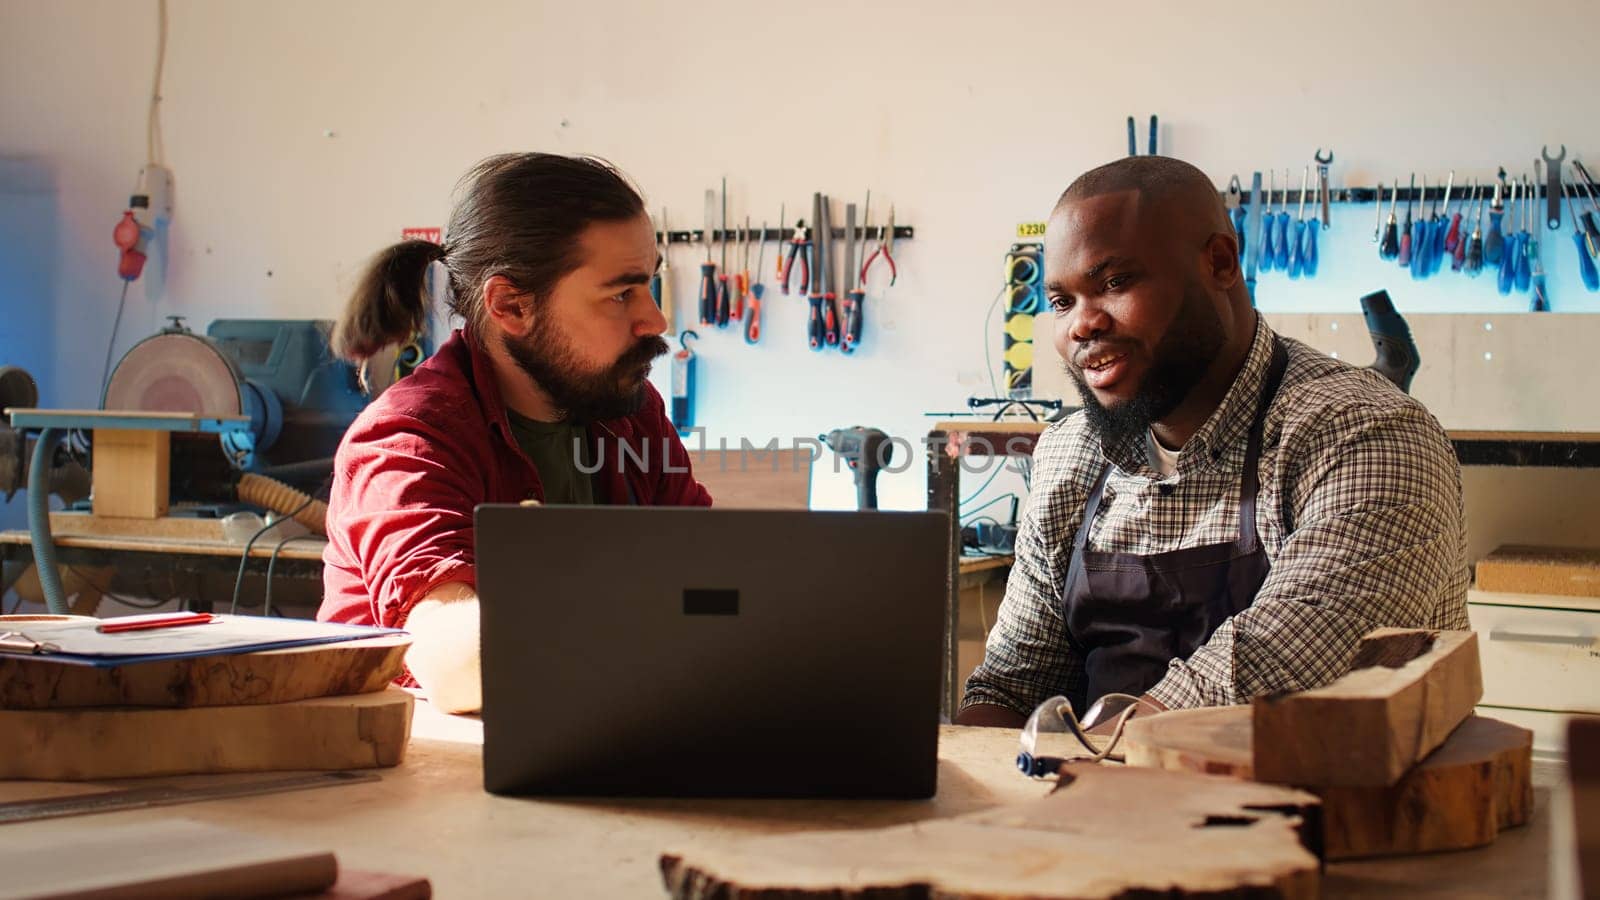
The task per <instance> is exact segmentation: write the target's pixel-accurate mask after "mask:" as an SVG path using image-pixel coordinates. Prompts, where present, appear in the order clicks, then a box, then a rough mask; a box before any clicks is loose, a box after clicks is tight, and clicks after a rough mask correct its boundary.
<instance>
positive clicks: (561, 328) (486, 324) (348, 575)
mask: <svg viewBox="0 0 1600 900" xmlns="http://www.w3.org/2000/svg"><path fill="white" fill-rule="evenodd" d="M435 262H438V263H441V264H442V266H443V269H444V271H445V272H446V273H447V274H448V284H449V293H450V308H451V311H452V312H453V313H454V314H455V315H456V316H458V317H459V318H460V319H461V320H462V322H463V325H462V327H461V328H459V329H458V330H456V331H455V332H453V333H452V334H451V336H450V337H449V339H448V340H446V341H445V342H444V343H443V344H442V345H441V346H440V347H439V349H438V352H436V353H435V354H434V355H433V356H432V357H431V358H429V359H428V360H427V361H426V362H424V363H423V364H422V365H421V366H419V367H418V368H417V369H416V370H415V371H414V372H412V373H411V374H410V375H407V376H406V377H405V378H402V379H400V380H399V381H397V382H395V383H394V384H393V385H392V386H390V387H388V388H387V389H386V390H384V392H383V393H382V394H381V395H379V396H378V398H377V399H376V400H374V401H373V402H372V403H371V405H369V406H368V407H367V409H366V410H365V411H364V412H363V413H362V414H361V416H360V418H358V419H357V420H356V422H355V423H354V424H353V425H352V426H351V427H350V430H349V431H348V432H347V433H346V435H345V438H344V441H343V443H342V444H341V445H340V447H339V452H338V455H337V457H336V460H335V467H334V484H333V493H332V496H331V499H330V500H329V503H328V549H327V551H326V552H325V553H324V555H323V560H324V563H325V569H324V576H323V581H324V589H325V591H324V597H323V602H322V608H321V610H320V611H319V613H318V618H320V619H322V620H324V621H332V622H351V623H358V624H367V625H386V626H390V627H404V628H406V629H407V630H408V631H410V632H411V634H412V636H413V641H414V642H413V644H412V647H411V649H410V651H409V653H408V654H407V656H406V664H407V668H408V670H409V672H410V675H411V677H413V678H414V679H415V680H416V681H417V683H419V684H420V685H421V686H422V688H423V689H424V690H425V691H427V693H428V694H429V697H430V699H431V700H432V701H433V702H434V703H435V705H437V706H438V707H440V708H442V709H444V710H446V711H450V712H467V711H471V710H475V709H477V708H478V707H479V706H480V705H481V698H482V688H481V685H480V682H479V659H478V599H477V593H476V582H475V574H474V573H475V568H474V560H473V530H472V529H473V526H472V514H473V509H474V508H475V507H476V506H477V505H478V504H480V503H516V502H521V501H525V500H535V501H538V502H540V503H604V504H618V505H621V504H637V505H655V506H709V505H711V497H710V495H709V494H708V493H707V492H706V490H705V488H704V487H703V486H702V485H701V484H700V483H699V482H698V481H696V480H695V479H694V475H693V473H692V472H691V471H690V464H689V455H688V452H687V451H686V450H685V449H684V447H683V444H682V442H681V441H679V439H678V435H677V432H676V431H675V430H674V428H673V426H672V424H671V422H670V421H668V419H667V415H666V412H665V408H664V406H663V404H662V400H661V396H660V394H658V393H657V392H656V390H655V389H654V388H653V387H652V386H651V385H650V382H649V381H648V380H647V377H646V376H648V374H649V372H650V363H651V360H653V359H655V358H656V357H658V356H661V355H663V354H665V353H666V352H667V351H668V349H669V348H668V346H667V343H666V341H665V340H663V339H662V337H661V335H662V333H663V332H664V331H665V330H666V328H667V323H666V320H665V318H663V316H662V314H661V311H660V310H659V309H658V308H657V307H656V305H655V301H654V300H653V299H652V298H651V296H650V291H649V282H650V278H651V275H652V274H653V273H654V272H655V270H656V267H657V266H658V265H659V264H660V260H659V258H658V254H657V245H656V240H655V234H654V231H653V229H652V226H651V223H650V218H649V216H648V215H647V214H646V213H645V208H644V201H643V199H642V198H641V197H640V196H639V193H638V191H636V190H635V189H634V188H633V187H632V186H631V185H630V184H629V183H628V181H627V180H626V179H625V178H624V177H623V176H622V175H621V174H620V173H619V172H617V170H615V169H614V168H612V167H611V166H609V165H608V164H606V163H604V162H602V161H599V160H596V159H591V158H581V157H580V158H573V157H565V156H557V155H552V154H543V153H518V154H506V155H502V156H496V157H492V158H490V159H487V160H485V161H483V162H482V163H479V164H478V166H477V167H475V168H474V169H473V170H472V171H471V172H469V173H468V175H467V177H466V178H465V179H464V180H463V190H462V194H461V199H460V201H459V202H458V203H457V205H456V207H455V210H454V211H453V212H452V214H451V216H450V224H449V227H448V230H447V231H446V232H445V240H444V244H443V245H440V244H435V243H432V242H429V241H405V242H402V243H399V244H396V245H394V246H392V247H389V248H388V249H386V250H384V251H382V252H380V253H379V254H378V255H377V256H376V257H374V258H373V260H372V261H371V263H370V264H369V265H368V267H367V269H366V270H365V272H364V273H363V275H362V277H361V281H360V283H359V284H358V286H357V287H356V290H355V292H354V294H353V295H352V296H351V298H350V302H349V305H348V307H347V309H346V310H345V313H344V315H343V317H342V318H341V319H340V321H339V323H338V327H337V328H336V329H335V334H334V347H335V350H336V351H337V352H338V353H339V354H340V355H341V356H344V357H345V358H347V359H350V360H352V361H357V362H360V361H364V360H366V359H367V358H369V357H371V356H373V355H374V354H376V353H378V352H379V351H380V350H382V349H384V348H385V347H388V346H391V345H393V344H395V343H400V342H404V341H405V340H406V339H407V338H408V336H409V335H411V334H413V333H415V332H416V331H418V330H420V329H421V328H422V327H423V326H424V324H425V323H426V321H427V319H428V315H429V298H428V295H427V291H426V288H425V284H426V276H427V271H428V268H429V267H430V266H431V265H432V264H433V263H435ZM529 585H530V587H529V590H530V591H537V590H538V573H537V572H530V573H529Z"/></svg>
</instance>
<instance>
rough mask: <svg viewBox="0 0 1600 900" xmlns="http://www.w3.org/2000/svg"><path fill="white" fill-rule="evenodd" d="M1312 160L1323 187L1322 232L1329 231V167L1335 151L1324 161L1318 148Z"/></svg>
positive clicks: (1330, 151)
mask: <svg viewBox="0 0 1600 900" xmlns="http://www.w3.org/2000/svg"><path fill="white" fill-rule="evenodd" d="M1311 158H1312V159H1314V160H1316V163H1317V181H1318V183H1319V184H1320V185H1321V188H1320V190H1321V192H1322V230H1323V231H1327V230H1328V228H1329V226H1330V224H1331V223H1330V221H1329V219H1328V167H1329V166H1331V165H1333V151H1332V150H1329V151H1328V158H1327V159H1323V158H1322V148H1321V147H1318V148H1317V152H1316V153H1314V154H1312V156H1311ZM1380 205H1382V204H1380Z"/></svg>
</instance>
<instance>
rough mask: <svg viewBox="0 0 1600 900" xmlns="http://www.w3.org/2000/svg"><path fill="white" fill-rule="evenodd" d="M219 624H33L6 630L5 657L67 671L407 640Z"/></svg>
mask: <svg viewBox="0 0 1600 900" xmlns="http://www.w3.org/2000/svg"><path fill="white" fill-rule="evenodd" d="M215 619H216V621H214V622H213V623H211V624H207V625H204V626H201V627H197V628H160V629H153V630H142V631H122V632H114V633H101V632H100V631H98V630H97V628H98V626H99V625H100V624H101V623H100V620H92V621H68V622H29V623H27V624H26V628H25V629H17V630H13V631H4V630H0V653H4V654H7V655H21V656H31V657H33V658H35V659H37V660H40V661H49V662H58V663H62V664H65V665H80V666H96V667H100V668H109V667H112V666H127V665H136V664H138V663H146V662H159V661H162V660H169V659H191V658H194V657H201V656H223V655H231V654H236V653H256V652H259V651H262V650H283V649H286V648H289V647H306V646H310V645H313V644H333V643H339V642H341V641H356V640H361V639H362V638H370V637H380V636H383V635H389V634H405V632H404V631H403V630H401V629H398V628H381V627H374V626H368V625H346V624H341V623H336V622H315V621H310V620H306V619H279V618H275V617H264V616H232V615H218V616H216V617H215ZM0 628H3V626H0Z"/></svg>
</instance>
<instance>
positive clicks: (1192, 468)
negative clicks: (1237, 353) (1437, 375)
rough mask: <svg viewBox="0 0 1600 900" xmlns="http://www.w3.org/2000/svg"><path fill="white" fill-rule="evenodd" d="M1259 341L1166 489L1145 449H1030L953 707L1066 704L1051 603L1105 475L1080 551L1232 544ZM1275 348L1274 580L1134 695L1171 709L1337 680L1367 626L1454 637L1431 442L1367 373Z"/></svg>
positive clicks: (1268, 449) (1434, 425)
mask: <svg viewBox="0 0 1600 900" xmlns="http://www.w3.org/2000/svg"><path fill="white" fill-rule="evenodd" d="M1273 337H1274V335H1273V332H1272V330H1271V329H1270V328H1268V327H1267V324H1266V321H1265V320H1264V319H1260V318H1258V319H1257V326H1256V334H1255V339H1254V341H1253V343H1252V345H1251V348H1250V353H1249V356H1248V358H1247V359H1246V361H1245V364H1244V368H1243V369H1241V370H1240V373H1239V375H1238V377H1237V378H1236V379H1235V380H1234V383H1233V386H1232V387H1231V388H1229V390H1228V393H1227V395H1226V396H1225V397H1224V398H1223V400H1222V403H1221V405H1220V406H1218V408H1217V410H1216V412H1215V413H1213V414H1212V416H1211V417H1210V418H1209V419H1208V420H1207V421H1206V423H1205V424H1204V425H1203V426H1201V428H1200V430H1199V431H1197V432H1196V433H1195V435H1194V437H1192V438H1191V439H1190V440H1189V442H1188V443H1187V444H1185V445H1184V447H1183V450H1182V452H1181V453H1180V454H1179V456H1178V465H1177V472H1176V474H1174V475H1173V476H1171V477H1168V478H1163V477H1162V476H1161V475H1160V473H1158V472H1156V471H1155V470H1153V469H1152V468H1151V467H1150V464H1149V462H1148V459H1147V448H1146V445H1145V440H1144V436H1143V435H1139V436H1137V437H1133V438H1130V439H1128V440H1127V441H1125V442H1122V443H1121V444H1120V445H1118V446H1108V447H1104V448H1102V446H1101V441H1100V439H1099V437H1098V435H1097V434H1096V432H1095V431H1094V430H1093V429H1092V428H1090V427H1089V424H1088V422H1087V420H1086V418H1085V416H1084V413H1082V412H1078V413H1076V414H1074V415H1072V416H1071V417H1070V418H1068V419H1066V420H1065V421H1063V422H1060V423H1058V424H1056V425H1053V426H1051V427H1050V428H1049V429H1048V430H1046V431H1045V433H1044V434H1043V435H1042V436H1041V437H1040V438H1039V442H1038V445H1037V447H1036V448H1035V450H1034V455H1033V460H1034V462H1033V483H1032V491H1031V494H1030V496H1029V499H1028V504H1027V508H1026V509H1025V511H1024V513H1023V516H1022V520H1021V522H1020V523H1019V531H1018V534H1017V541H1016V564H1015V566H1013V568H1012V570H1011V576H1010V580H1009V581H1008V582H1007V584H1006V594H1005V600H1004V601H1003V602H1002V603H1001V606H1000V611H999V614H998V615H997V616H996V621H995V625H994V628H993V629H992V630H991V631H990V632H989V637H988V645H987V647H986V649H985V652H984V658H983V662H982V663H981V664H980V665H979V666H978V668H977V669H976V670H974V671H973V673H972V677H971V678H969V679H968V680H967V690H966V698H965V699H964V700H963V702H962V706H963V707H966V706H971V705H974V704H980V703H981V704H990V705H994V706H1001V707H1006V708H1008V709H1012V710H1015V711H1016V712H1018V713H1021V714H1023V715H1028V714H1029V713H1031V712H1033V710H1034V708H1035V707H1036V706H1037V705H1038V704H1039V703H1041V702H1042V701H1044V700H1045V699H1046V698H1048V697H1051V696H1053V695H1056V694H1066V695H1068V696H1071V695H1073V694H1074V693H1075V691H1076V690H1078V689H1079V688H1081V686H1082V681H1083V678H1084V666H1083V660H1082V659H1081V658H1080V657H1079V656H1078V655H1077V653H1076V652H1075V651H1074V650H1073V649H1071V647H1070V646H1069V645H1068V642H1067V634H1066V625H1065V623H1064V621H1063V618H1062V609H1061V591H1062V585H1063V583H1064V581H1065V579H1066V575H1067V566H1068V563H1069V561H1070V559H1071V556H1072V540H1073V535H1074V533H1075V532H1076V531H1077V528H1078V524H1079V522H1080V521H1081V519H1082V516H1083V508H1084V504H1085V503H1086V502H1087V500H1088V498H1089V493H1090V491H1092V490H1093V489H1094V483H1095V481H1096V480H1097V479H1098V478H1099V475H1100V472H1101V470H1102V469H1103V468H1104V467H1105V464H1106V462H1107V461H1108V460H1109V461H1110V462H1111V463H1112V464H1113V467H1112V471H1111V474H1110V476H1109V478H1108V479H1107V481H1106V488H1105V496H1104V499H1103V500H1102V502H1101V507H1100V514H1099V515H1098V516H1096V518H1095V521H1094V522H1093V523H1091V526H1090V532H1089V547H1090V548H1092V549H1097V550H1105V551H1111V552H1120V553H1134V554H1140V555H1150V554H1155V553H1162V552H1165V551H1168V550H1177V549H1181V548H1188V547H1196V546H1201V545H1205V544H1211V543H1218V542H1224V541H1231V540H1233V539H1235V538H1236V537H1237V536H1238V534H1239V489H1240V473H1241V472H1242V470H1243V468H1244V458H1245V443H1246V439H1247V437H1248V433H1249V430H1250V422H1251V420H1252V418H1253V417H1254V413H1255V409H1256V404H1257V402H1258V398H1259V397H1260V394H1261V387H1262V383H1263V381H1264V380H1265V379H1266V375H1267V368H1268V365H1269V364H1270V362H1271V357H1272V346H1273V344H1272V342H1273ZM1282 340H1283V341H1284V344H1285V346H1286V349H1287V350H1288V354H1289V363H1288V369H1287V371H1286V372H1285V373H1284V378H1283V384H1282V386H1281V387H1280V388H1279V390H1278V393H1277V396H1276V398H1275V399H1274V400H1273V401H1272V405H1271V406H1270V408H1269V409H1268V412H1267V417H1266V422H1265V434H1264V437H1263V445H1262V449H1261V459H1260V466H1259V472H1260V484H1261V488H1260V494H1259V497H1258V500H1257V509H1258V510H1259V512H1258V513H1257V521H1258V528H1259V530H1260V535H1261V541H1262V544H1263V546H1264V547H1265V549H1266V553H1267V556H1268V558H1269V559H1270V560H1271V563H1272V571H1271V574H1270V575H1268V576H1267V580H1266V582H1265V583H1264V584H1263V585H1262V586H1261V589H1260V591H1259V592H1258V593H1257V594H1256V598H1255V602H1254V603H1252V604H1251V606H1250V608H1248V609H1246V610H1244V611H1243V612H1240V613H1238V614H1237V615H1234V616H1233V617H1231V618H1229V619H1227V620H1226V621H1224V622H1223V623H1222V624H1221V625H1220V626H1218V628H1217V630H1216V632H1215V633H1214V634H1212V636H1211V638H1210V640H1208V641H1207V642H1206V643H1205V644H1203V645H1202V646H1201V647H1199V648H1198V649H1197V650H1195V652H1194V653H1193V654H1192V655H1190V657H1189V658H1188V659H1174V660H1172V662H1171V663H1169V665H1168V669H1167V673H1166V676H1165V677H1163V678H1162V679H1161V681H1160V682H1159V683H1158V684H1157V685H1156V686H1155V687H1153V688H1151V689H1150V691H1149V694H1150V695H1151V696H1152V697H1154V698H1155V699H1157V700H1159V701H1160V702H1162V703H1164V704H1166V705H1167V706H1168V707H1171V708H1174V709H1178V708H1184V707H1193V706H1218V705H1225V704H1234V703H1247V702H1249V700H1250V698H1252V697H1255V696H1258V695H1260V694H1267V693H1274V692H1278V691H1292V690H1302V689H1305V688H1311V687H1315V686H1318V685H1321V684H1326V683H1327V682H1329V681H1332V680H1334V679H1335V678H1338V677H1339V676H1341V675H1343V674H1344V673H1345V672H1346V671H1348V669H1349V666H1350V661H1351V659H1352V657H1353V655H1354V652H1355V645H1356V641H1357V639H1359V638H1360V637H1361V636H1362V635H1363V634H1366V633H1367V632H1368V631H1370V630H1372V629H1373V628H1377V627H1380V626H1386V625H1387V626H1398V627H1411V628H1445V629H1464V628H1467V627H1468V625H1467V607H1466V596H1467V584H1468V581H1469V578H1470V573H1469V570H1468V566H1467V537H1466V525H1465V516H1464V512H1463V509H1462V500H1461V470H1460V467H1459V465H1458V464H1457V461H1456V456H1455V451H1454V449H1453V448H1452V447H1451V445H1450V441H1449V439H1448V438H1447V437H1446V436H1445V433H1444V430H1443V429H1442V428H1441V427H1440V425H1439V423H1438V421H1437V420H1436V419H1434V418H1433V416H1432V415H1430V414H1429V413H1428V411H1427V410H1426V409H1425V408H1423V406H1422V404H1420V403H1418V402H1417V401H1415V400H1413V399H1412V398H1410V397H1408V396H1406V395H1405V394H1403V393H1401V392H1400V391H1398V390H1396V389H1395V387H1394V386H1393V385H1392V384H1390V383H1389V382H1388V381H1386V380H1385V379H1384V378H1383V377H1382V376H1380V375H1378V374H1377V373H1375V372H1372V371H1370V370H1366V369H1358V368H1356V367H1354V366H1351V365H1348V364H1346V363H1343V362H1340V361H1338V360H1335V359H1332V358H1330V357H1328V356H1326V355H1324V354H1322V353H1321V352H1319V351H1317V350H1315V349H1312V348H1311V347H1308V346H1306V345H1305V344H1302V343H1300V342H1298V341H1295V340H1292V339H1288V338H1284V339H1282ZM1080 712H1081V711H1080Z"/></svg>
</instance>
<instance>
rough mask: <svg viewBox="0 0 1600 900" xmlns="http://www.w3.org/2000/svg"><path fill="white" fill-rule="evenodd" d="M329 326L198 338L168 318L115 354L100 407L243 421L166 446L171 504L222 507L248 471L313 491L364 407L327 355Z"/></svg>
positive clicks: (224, 322)
mask: <svg viewBox="0 0 1600 900" xmlns="http://www.w3.org/2000/svg"><path fill="white" fill-rule="evenodd" d="M332 328H333V323H332V322H328V321H321V320H279V319H217V320H216V321H214V322H212V323H211V326H210V327H209V328H207V329H206V333H205V335H203V336H202V335H197V334H195V333H194V332H192V331H190V330H189V329H188V328H186V327H184V325H183V322H182V320H181V319H180V318H178V317H176V316H174V317H172V323H171V324H170V325H169V326H168V327H166V328H163V329H162V330H161V331H160V332H159V333H158V334H155V335H152V336H150V337H148V338H145V339H144V340H142V341H140V342H139V343H137V344H135V345H134V346H133V347H132V349H130V350H129V351H128V352H127V353H126V354H124V355H123V357H122V359H121V360H120V361H119V362H118V363H117V366H116V368H115V369H114V370H113V371H112V372H111V376H110V378H109V379H108V380H107V382H106V386H105V392H104V394H103V396H102V399H101V404H100V405H101V408H102V409H106V410H123V411H138V412H187V413H194V414H196V415H201V416H217V417H227V416H243V417H245V418H248V419H249V420H250V424H249V426H248V427H247V428H245V429H243V430H240V431H232V432H226V433H223V434H222V435H221V436H220V438H217V437H214V436H213V437H209V438H208V437H206V436H203V435H193V436H184V439H183V440H181V441H175V442H174V444H173V448H172V455H173V466H172V475H173V479H172V482H171V484H172V500H173V501H174V502H178V503H196V502H225V501H227V500H228V499H230V498H229V496H228V495H229V493H230V491H231V489H233V488H235V487H236V486H237V485H238V483H239V480H240V476H241V475H243V474H247V473H256V474H260V475H264V476H268V477H271V478H273V479H275V480H278V481H283V482H285V483H288V484H290V485H292V486H296V487H301V488H304V489H306V490H309V491H314V490H315V489H316V488H317V487H319V486H320V485H321V482H322V481H323V480H324V478H326V476H327V475H328V474H329V473H331V472H332V471H333V462H332V460H333V454H334V451H335V450H337V449H338V447H339V441H340V440H341V439H342V438H343V437H344V433H345V431H346V429H348V428H349V427H350V423H351V422H354V421H355V418H356V416H357V415H359V414H360V412H361V410H362V409H363V408H365V406H366V404H367V397H366V395H365V394H364V393H363V392H362V390H361V388H360V385H359V384H358V383H357V378H356V371H355V369H354V368H353V367H352V366H351V365H350V364H349V363H346V362H344V361H342V360H339V359H337V358H335V357H334V355H333V353H332V351H331V350H330V349H329V343H328V338H329V335H330V334H331V332H332ZM219 448H220V452H217V451H218V449H219Z"/></svg>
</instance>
